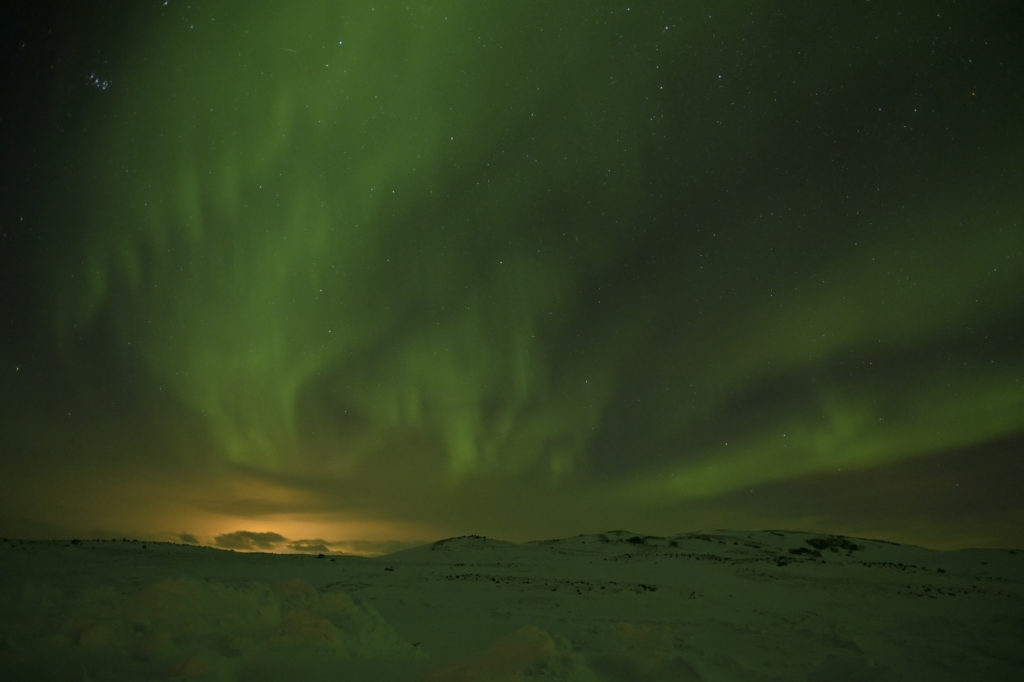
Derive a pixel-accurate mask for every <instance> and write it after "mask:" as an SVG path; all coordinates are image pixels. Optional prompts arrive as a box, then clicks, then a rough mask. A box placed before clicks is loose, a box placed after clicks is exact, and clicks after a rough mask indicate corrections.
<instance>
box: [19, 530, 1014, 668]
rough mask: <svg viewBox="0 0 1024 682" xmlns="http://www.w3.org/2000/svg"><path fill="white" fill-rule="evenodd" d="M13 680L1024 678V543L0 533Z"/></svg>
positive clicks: (773, 536)
mask: <svg viewBox="0 0 1024 682" xmlns="http://www.w3.org/2000/svg"><path fill="white" fill-rule="evenodd" d="M0 578H2V582H0V613H2V618H0V677H2V678H3V679H33V680H46V679H51V680H95V681H99V680H131V679H145V680H278V679H305V680H339V679H352V680H366V679H374V680H429V681H430V682H451V681H455V680H460V681H466V680H478V681H483V680H488V681H491V680H529V679H538V680H539V679H544V680H594V681H606V680H607V681H613V680H614V681H618V680H622V681H627V680H628V681H630V682H637V681H640V680H830V681H834V680H906V679H928V680H963V679H984V680H1011V679H1013V680H1016V679H1022V678H1024V654H1022V653H1021V648H1020V646H1019V642H1020V641H1022V640H1024V599H1022V598H1024V590H1022V579H1024V553H1021V552H1016V551H1013V550H964V551H955V552H940V551H933V550H928V549H923V548H919V547H912V546H907V545H896V544H893V543H888V542H881V541H875V540H866V539H857V538H846V537H839V536H823V535H815V534H808V533H796V532H784V531H757V532H745V531H713V532H708V533H687V534H680V535H674V536H669V537H655V536H646V535H642V534H639V533H633V532H629V531H612V532H607V533H601V534H593V535H580V536H576V537H572V538H564V539H556V540H543V541H536V542H529V543H522V544H518V543H511V542H504V541H500V540H493V539H489V538H484V537H481V536H464V537H459V538H450V539H447V540H442V541H438V542H435V543H433V544H430V545H424V546H421V547H416V548H413V549H408V550H404V551H401V552H397V553H395V554H391V555H387V556H383V557H377V558H373V559H369V558H363V557H350V556H320V557H318V556H316V555H271V554H242V553H235V552H228V551H221V550H214V549H209V548H201V547H192V546H183V545H173V544H166V543H140V542H123V541H82V542H77V543H71V542H57V541H53V542H25V541H17V540H7V541H5V542H3V543H0Z"/></svg>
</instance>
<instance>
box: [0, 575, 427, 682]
mask: <svg viewBox="0 0 1024 682" xmlns="http://www.w3.org/2000/svg"><path fill="white" fill-rule="evenodd" d="M5 607H8V608H14V609H15V610H16V611H19V612H20V615H21V617H20V618H11V619H5V622H4V631H3V632H2V633H0V642H2V646H0V667H2V668H3V669H5V670H15V669H18V668H22V669H24V670H25V671H26V672H27V671H29V670H31V673H32V679H41V678H40V677H39V673H40V672H41V671H40V668H39V664H40V661H50V662H54V663H53V666H52V668H50V669H48V672H49V673H50V674H51V675H52V676H53V679H72V677H69V675H73V679H89V680H107V679H110V680H113V679H173V680H217V681H229V680H236V679H246V680H248V679H257V678H258V677H262V676H265V675H267V674H269V673H270V672H271V671H272V669H273V668H274V667H275V666H274V665H273V664H274V662H278V661H294V660H301V661H303V662H304V663H303V665H304V666H306V667H316V666H324V665H330V664H331V663H333V662H338V661H350V660H356V659H388V660H395V659H407V658H417V657H422V656H424V655H425V654H424V652H422V651H420V650H419V649H417V648H415V647H414V646H413V645H411V644H409V643H408V642H406V641H404V640H403V639H402V638H401V637H399V636H398V634H397V633H396V632H395V631H394V629H393V628H391V626H389V625H388V624H387V623H386V622H385V621H384V619H383V618H382V617H381V616H380V614H379V613H378V612H377V611H376V610H375V609H374V608H373V607H371V606H368V605H359V604H357V603H356V602H354V601H353V600H352V598H351V597H350V596H349V595H348V594H346V593H345V592H342V591H340V590H324V591H318V590H316V589H315V588H313V587H312V586H311V585H310V584H309V583H307V582H305V581H303V580H288V581H286V582H282V583H280V584H277V585H273V586H272V585H268V584H266V583H258V582H247V583H242V584H229V583H222V582H214V581H209V580H200V579H196V578H174V579H168V580H160V581H158V582H154V583H151V584H148V585H144V586H142V587H140V588H138V589H136V590H133V591H119V590H118V589H116V588H114V587H111V586H109V585H101V586H93V587H88V588H85V589H83V590H82V591H81V592H79V593H77V594H73V595H65V594H64V593H63V592H62V591H61V590H60V589H58V588H56V587H53V586H49V585H40V584H29V585H25V586H24V587H23V589H22V590H21V594H20V599H18V600H17V601H16V603H13V604H12V603H7V604H5ZM58 661H59V663H56V662H58ZM113 661H117V662H118V663H117V664H113V663H111V662H113ZM43 669H44V670H47V667H46V666H45V665H44V666H43ZM24 679H27V678H24Z"/></svg>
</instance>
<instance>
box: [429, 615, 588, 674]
mask: <svg viewBox="0 0 1024 682" xmlns="http://www.w3.org/2000/svg"><path fill="white" fill-rule="evenodd" d="M541 679H544V680H575V681H578V682H589V681H590V680H595V681H596V679H597V678H596V677H594V674H593V673H592V672H591V671H590V670H589V669H588V668H587V667H586V665H585V663H584V662H583V659H582V657H581V656H579V655H578V654H576V653H574V652H573V651H572V647H571V645H570V644H569V642H568V641H567V640H565V639H564V638H562V637H558V636H555V637H553V636H551V635H550V634H548V633H547V632H545V631H544V630H541V629H540V628H538V627H535V626H533V625H528V626H525V627H522V628H519V629H518V630H516V631H515V632H512V633H511V634H509V635H506V636H505V637H502V638H501V639H499V640H498V641H497V642H495V643H494V644H492V645H491V646H489V647H488V648H487V649H485V650H484V651H482V652H480V653H479V654H477V655H476V656H473V657H472V658H470V659H469V660H467V661H466V662H465V663H461V664H459V665H455V666H451V667H448V668H444V669H442V670H439V671H437V672H435V673H433V674H431V675H428V676H427V677H426V679H425V681H424V682H520V681H525V680H541Z"/></svg>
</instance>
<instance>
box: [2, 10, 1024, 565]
mask: <svg viewBox="0 0 1024 682" xmlns="http://www.w3.org/2000/svg"><path fill="white" fill-rule="evenodd" d="M5 12H6V16H5V18H4V20H3V22H2V23H3V24H4V26H5V28H4V33H3V58H4V73H3V78H4V81H3V95H2V97H3V99H2V106H3V109H2V112H0V114H2V119H0V135H2V137H0V143H2V145H3V147H2V152H0V153H2V156H0V158H2V164H3V168H2V179H3V184H2V187H0V191H2V197H0V199H2V214H0V217H2V220H3V223H2V233H0V259H2V260H0V267H2V272H0V278H2V282H0V283H2V285H3V293H2V298H0V301H2V319H0V322H2V325H3V326H2V332H0V349H2V354H3V364H2V367H0V372H2V373H0V376H2V377H3V378H2V381H0V400H2V407H3V409H2V414H0V420H2V422H0V423H2V431H0V433H2V436H3V440H2V452H0V531H2V532H3V533H5V534H8V535H26V536H39V535H69V534H80V535H87V534H100V535H110V534H112V535H117V536H120V535H138V536H143V537H151V538H173V537H176V535H175V534H179V533H186V534H188V536H186V538H187V539H196V540H197V541H200V542H208V543H209V542H217V540H216V538H217V537H218V536H221V540H220V543H221V544H223V545H228V544H231V543H234V546H238V545H239V543H241V544H242V545H245V544H246V543H256V545H258V546H261V547H264V546H271V547H279V548H283V547H285V546H286V545H287V543H288V542H297V541H301V542H305V543H307V544H306V545H303V546H317V547H319V546H327V547H335V548H349V549H352V548H362V549H364V550H367V549H368V550H372V549H373V548H374V547H379V548H384V547H388V546H394V545H389V544H388V543H393V542H403V541H417V540H429V539H435V538H437V537H442V536H447V535H455V534H462V533H481V534H486V535H491V536H497V537H501V538H506V539H511V540H522V539H530V538H541V537H555V536H564V535H571V534H575V533H581V532H593V531H600V530H607V529H610V528H623V527H624V528H630V529H633V530H636V531H641V532H648V533H673V532H681V531H686V530H696V529H708V528H722V527H734V528H788V529H795V530H814V531H823V532H840V533H846V534H854V535H866V536H870V537H879V538H884V539H892V540H896V541H903V542H914V543H918V544H925V545H929V546H936V547H957V546H967V545H974V546H979V545H1003V546H1008V545H1012V546H1024V530H1022V529H1024V497H1022V495H1021V492H1020V482H1021V480H1022V474H1024V459H1022V456H1024V451H1022V450H1024V191H1022V190H1024V163H1022V159H1024V124H1022V121H1024V88H1022V86H1021V84H1022V83H1024V69H1022V67H1024V50H1022V49H1021V45H1024V35H1022V34H1021V26H1024V22H1022V21H1021V10H1020V6H1019V3H1017V2H963V3H960V2H949V1H935V0H928V1H927V2H866V1H864V2H810V1H808V2H780V3H761V2H735V3H717V2H708V3H696V2H687V3H680V2H668V1H666V2H642V3H641V2H637V3H635V5H633V4H631V3H629V2H603V1H602V2H595V1H587V2H565V3H551V2H533V1H525V2H515V3H482V2H475V1H469V0H466V1H458V0H450V1H448V2H424V3H398V2H378V3H371V2H320V3H318V2H303V3H290V2H288V3H286V2H281V3H251V2H195V3H191V4H190V3H185V2H179V1H177V0H168V1H167V2H162V1H159V0H157V1H151V2H124V3H85V2H51V3H34V4H33V3H26V6H23V7H20V8H17V9H7V10H5ZM261 543H262V544H261Z"/></svg>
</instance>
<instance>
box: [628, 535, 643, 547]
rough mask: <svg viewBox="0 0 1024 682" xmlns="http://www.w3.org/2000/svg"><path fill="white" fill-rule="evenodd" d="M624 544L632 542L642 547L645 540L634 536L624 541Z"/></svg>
mask: <svg viewBox="0 0 1024 682" xmlns="http://www.w3.org/2000/svg"><path fill="white" fill-rule="evenodd" d="M626 542H632V543H633V544H634V545H643V544H645V543H646V542H647V538H645V537H643V536H641V535H634V536H633V537H631V538H629V539H628V540H626Z"/></svg>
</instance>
